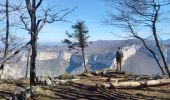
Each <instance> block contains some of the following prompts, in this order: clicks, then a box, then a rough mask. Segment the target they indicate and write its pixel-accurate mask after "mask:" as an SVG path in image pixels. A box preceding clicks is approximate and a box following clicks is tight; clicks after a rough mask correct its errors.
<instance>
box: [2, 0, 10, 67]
mask: <svg viewBox="0 0 170 100" xmlns="http://www.w3.org/2000/svg"><path fill="white" fill-rule="evenodd" d="M5 13H6V34H5V35H6V36H5V42H4V43H5V50H4V55H3V57H4V58H5V57H6V56H7V53H8V46H9V43H8V39H9V1H8V0H6V12H5ZM3 68H4V64H1V67H0V69H3Z"/></svg>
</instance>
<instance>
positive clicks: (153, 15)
mask: <svg viewBox="0 0 170 100" xmlns="http://www.w3.org/2000/svg"><path fill="white" fill-rule="evenodd" d="M105 1H106V2H109V4H110V5H109V6H110V7H111V8H112V10H110V12H109V13H108V16H109V19H108V20H106V21H105V23H107V24H109V25H115V26H118V27H121V28H124V29H126V30H127V31H128V32H129V33H130V34H131V35H130V36H131V37H135V38H137V39H139V40H141V41H142V43H143V45H144V46H145V48H146V49H147V50H148V51H149V52H150V53H151V54H152V56H153V57H154V58H155V61H156V62H157V64H158V66H159V68H160V70H161V71H162V73H163V74H166V73H167V74H168V76H169V77H170V72H169V69H168V64H167V61H166V58H165V56H164V54H163V51H162V48H161V45H160V41H159V37H158V27H157V26H158V23H159V21H160V9H161V7H162V6H165V4H162V5H161V4H160V3H159V2H158V1H157V0H105ZM141 28H142V29H143V28H145V30H147V29H149V30H151V32H150V31H149V32H148V33H151V34H150V35H151V36H152V37H153V38H154V41H155V44H156V47H157V48H158V51H159V53H160V56H161V57H160V59H161V61H162V62H163V66H164V68H165V70H166V73H165V72H164V69H163V68H162V65H161V63H160V60H159V57H158V55H157V54H156V53H155V51H154V50H153V49H151V48H150V47H149V45H148V44H147V42H146V39H145V38H143V37H142V36H140V32H138V31H137V30H140V29H141Z"/></svg>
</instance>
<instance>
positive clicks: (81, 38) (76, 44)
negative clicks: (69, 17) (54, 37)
mask: <svg viewBox="0 0 170 100" xmlns="http://www.w3.org/2000/svg"><path fill="white" fill-rule="evenodd" d="M71 27H72V29H73V30H74V32H73V33H69V32H68V31H67V32H66V35H67V37H68V39H65V40H64V41H63V42H64V43H65V44H67V45H68V47H69V49H70V50H72V49H76V50H78V51H81V50H80V48H81V49H82V48H85V47H87V46H88V42H87V41H88V38H89V37H90V36H89V35H88V32H89V31H88V29H87V27H86V26H85V23H84V21H78V22H77V23H76V24H74V25H72V26H71Z"/></svg>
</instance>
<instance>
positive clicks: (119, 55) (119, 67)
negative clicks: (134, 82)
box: [116, 47, 123, 71]
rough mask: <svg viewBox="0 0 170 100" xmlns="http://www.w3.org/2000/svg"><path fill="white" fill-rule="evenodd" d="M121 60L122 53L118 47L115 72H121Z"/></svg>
mask: <svg viewBox="0 0 170 100" xmlns="http://www.w3.org/2000/svg"><path fill="white" fill-rule="evenodd" d="M122 59H123V53H122V50H121V49H120V47H118V50H117V51H116V67H117V69H116V71H121V67H122Z"/></svg>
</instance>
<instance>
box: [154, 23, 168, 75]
mask: <svg viewBox="0 0 170 100" xmlns="http://www.w3.org/2000/svg"><path fill="white" fill-rule="evenodd" d="M153 35H154V39H155V42H156V46H157V48H158V50H159V53H160V55H161V58H162V61H163V64H164V66H165V70H166V72H167V74H168V76H169V77H170V72H169V69H168V64H167V61H166V58H165V56H164V54H163V51H162V49H161V46H160V43H159V40H158V37H157V34H156V26H155V25H153Z"/></svg>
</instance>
